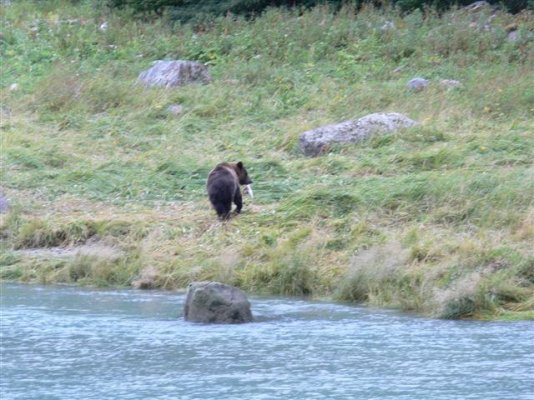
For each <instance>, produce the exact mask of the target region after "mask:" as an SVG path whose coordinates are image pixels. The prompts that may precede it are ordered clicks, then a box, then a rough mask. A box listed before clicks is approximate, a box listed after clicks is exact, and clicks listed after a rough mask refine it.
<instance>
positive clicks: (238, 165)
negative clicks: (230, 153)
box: [237, 161, 243, 169]
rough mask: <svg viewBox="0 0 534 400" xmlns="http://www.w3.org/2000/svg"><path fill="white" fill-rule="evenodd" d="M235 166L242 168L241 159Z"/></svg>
mask: <svg viewBox="0 0 534 400" xmlns="http://www.w3.org/2000/svg"><path fill="white" fill-rule="evenodd" d="M237 168H239V169H243V163H242V162H241V161H239V162H238V163H237Z"/></svg>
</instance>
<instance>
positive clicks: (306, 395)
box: [0, 284, 534, 400]
mask: <svg viewBox="0 0 534 400" xmlns="http://www.w3.org/2000/svg"><path fill="white" fill-rule="evenodd" d="M1 294H2V304H1V380H0V390H1V391H0V398H1V399H2V400H8V399H9V400H10V399H41V400H44V399H54V400H57V399H79V400H84V399H180V400H186V399H217V400H219V399H410V400H413V399H481V400H482V399H484V400H488V399H499V400H502V399H514V400H516V399H530V400H532V399H534V379H533V371H534V329H533V328H534V323H532V322H528V321H525V322H472V321H440V320H430V319H425V318H419V317H414V316H410V315H406V314H399V313H396V312H393V311H380V310H373V309H369V308H362V307H351V306H346V305H339V304H331V303H321V302H308V301H301V300H295V299H272V298H254V297H253V298H251V303H252V310H253V313H254V316H255V318H256V321H257V322H255V323H252V324H245V325H200V324H191V323H186V322H184V321H183V318H182V307H183V300H184V294H183V293H162V292H139V291H96V290H88V289H80V288H57V287H36V286H24V285H14V284H4V285H2V287H1Z"/></svg>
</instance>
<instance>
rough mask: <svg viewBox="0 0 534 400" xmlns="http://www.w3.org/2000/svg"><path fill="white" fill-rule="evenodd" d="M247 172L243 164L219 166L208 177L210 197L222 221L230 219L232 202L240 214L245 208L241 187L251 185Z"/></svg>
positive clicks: (222, 164)
mask: <svg viewBox="0 0 534 400" xmlns="http://www.w3.org/2000/svg"><path fill="white" fill-rule="evenodd" d="M251 183H252V181H251V180H250V178H249V176H248V173H247V170H246V169H245V167H244V166H243V163H242V162H241V161H239V162H238V163H226V162H224V163H221V164H218V165H217V166H216V167H215V168H214V169H213V170H212V171H211V172H210V173H209V175H208V183H207V188H208V196H209V198H210V202H211V204H212V205H213V208H214V209H215V211H216V212H217V216H218V217H219V218H220V219H222V220H225V219H228V218H229V217H230V211H231V210H232V202H234V203H235V205H236V210H235V211H236V212H237V213H240V212H241V208H242V207H243V198H242V197H241V189H240V187H239V185H250V184H251Z"/></svg>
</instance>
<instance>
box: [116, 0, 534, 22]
mask: <svg viewBox="0 0 534 400" xmlns="http://www.w3.org/2000/svg"><path fill="white" fill-rule="evenodd" d="M488 2H489V3H490V4H496V5H503V6H504V7H505V8H506V9H507V10H508V11H510V12H513V13H517V12H519V11H521V10H524V9H526V8H531V9H532V8H534V1H533V0H504V1H500V0H489V1H488ZM363 3H371V4H374V5H379V4H382V3H381V2H377V1H362V0H353V1H347V0H201V1H196V0H108V4H109V6H111V7H130V8H132V9H133V10H134V11H136V12H138V13H156V14H162V13H163V11H164V10H165V9H168V10H170V14H171V17H172V19H174V20H178V21H182V22H185V21H189V20H195V21H202V20H206V19H210V18H213V17H215V16H223V15H228V14H235V15H245V16H249V17H250V16H256V15H258V14H260V13H262V12H263V11H264V10H265V9H266V8H268V7H290V8H295V7H299V8H310V7H314V6H317V5H324V4H326V5H329V6H331V7H332V8H333V9H339V8H340V7H341V6H342V5H344V4H353V5H355V6H357V7H359V6H361V5H362V4H363ZM471 3H473V0H394V1H393V4H395V5H397V6H398V7H399V8H400V9H401V10H403V11H411V10H415V9H424V8H425V7H436V8H437V9H440V10H446V9H448V8H451V7H453V6H466V5H469V4H471Z"/></svg>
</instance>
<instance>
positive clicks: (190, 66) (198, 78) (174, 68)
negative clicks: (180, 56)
mask: <svg viewBox="0 0 534 400" xmlns="http://www.w3.org/2000/svg"><path fill="white" fill-rule="evenodd" d="M138 81H139V82H142V83H143V84H144V85H145V86H147V87H154V86H155V87H166V88H170V87H175V86H183V85H187V84H189V83H195V82H201V83H208V82H210V81H211V77H210V75H209V73H208V69H207V67H206V66H205V65H204V64H201V63H198V62H195V61H184V60H176V61H162V60H158V61H156V62H155V63H154V65H152V67H151V68H150V69H147V70H146V71H143V72H141V74H140V75H139V78H138Z"/></svg>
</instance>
